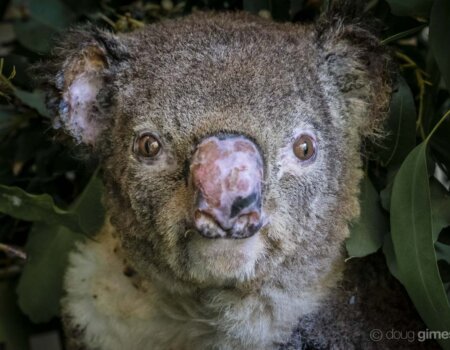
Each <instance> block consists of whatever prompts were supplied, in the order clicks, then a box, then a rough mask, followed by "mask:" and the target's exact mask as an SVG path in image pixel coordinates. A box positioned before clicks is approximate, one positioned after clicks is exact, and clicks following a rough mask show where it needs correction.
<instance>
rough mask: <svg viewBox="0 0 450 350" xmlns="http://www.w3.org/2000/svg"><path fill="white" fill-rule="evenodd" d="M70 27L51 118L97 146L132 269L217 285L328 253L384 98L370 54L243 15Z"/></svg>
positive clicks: (342, 227)
mask: <svg viewBox="0 0 450 350" xmlns="http://www.w3.org/2000/svg"><path fill="white" fill-rule="evenodd" d="M83 35H84V36H86V38H85V40H86V43H85V44H84V46H83V47H82V49H81V51H78V52H73V55H74V58H73V59H72V61H70V60H69V61H67V60H66V61H65V63H64V65H63V69H62V71H60V73H59V74H58V75H57V78H56V83H55V85H56V87H57V88H58V89H59V91H60V100H59V102H58V109H59V114H60V117H61V119H60V120H61V122H62V124H63V125H64V126H65V127H66V129H68V130H69V132H71V133H72V134H73V135H74V136H75V137H76V138H78V140H79V141H81V142H83V143H86V144H89V145H91V146H92V147H93V149H94V151H97V152H98V153H100V155H101V158H102V161H103V167H104V169H105V182H106V185H107V194H106V199H107V205H108V210H109V214H110V217H111V222H112V223H113V225H114V226H115V227H116V228H117V231H118V235H119V237H120V239H121V242H122V245H123V247H124V250H125V251H126V252H127V253H128V254H127V255H128V258H129V259H130V260H131V263H132V264H133V265H134V266H135V267H136V268H137V269H138V270H139V271H140V272H142V273H144V274H146V273H149V274H152V273H155V271H156V272H157V273H159V274H164V273H166V274H170V275H171V276H174V277H175V278H176V279H179V280H183V281H189V282H192V283H194V284H203V285H204V284H206V285H208V284H210V285H223V284H229V283H234V282H242V281H251V280H253V279H258V278H261V277H263V276H264V275H265V274H268V273H270V272H271V271H273V269H274V267H276V266H278V265H279V264H282V263H283V262H284V261H286V260H288V259H290V258H291V257H292V256H297V257H298V256H300V257H301V258H300V261H301V262H302V264H301V266H298V269H299V271H300V273H302V271H304V272H305V274H306V271H308V270H311V269H313V267H315V268H317V266H320V265H321V261H325V260H326V259H329V256H330V255H331V256H334V255H336V252H338V251H339V250H340V249H341V248H340V245H341V243H342V241H343V240H344V239H345V237H346V235H347V228H346V225H347V222H348V220H349V219H351V218H352V217H353V216H354V215H355V214H357V211H358V207H357V205H356V194H357V187H358V180H359V178H360V171H359V166H360V156H359V146H360V139H361V135H362V134H363V133H364V132H365V133H370V129H371V125H372V124H373V121H374V120H375V119H376V118H378V115H376V114H377V113H380V111H381V110H383V109H384V108H385V106H386V103H387V101H388V94H389V89H388V87H387V86H385V78H384V76H382V75H381V73H380V72H377V74H379V76H375V74H374V72H371V69H372V70H375V69H376V68H377V67H378V66H379V65H380V64H379V63H377V62H375V63H373V62H371V63H370V64H372V67H370V68H368V67H367V62H364V61H365V60H364V58H365V59H367V57H366V56H367V52H365V51H364V50H363V49H361V48H358V47H356V46H352V45H350V44H349V43H347V40H348V38H345V39H341V38H339V39H337V37H336V36H335V35H334V34H333V33H331V34H330V33H328V34H327V33H320V30H319V29H318V28H317V27H315V26H292V25H280V24H273V23H270V22H266V21H262V20H258V19H255V18H252V17H245V16H242V15H221V16H194V17H189V18H186V19H183V20H180V21H173V22H166V23H163V24H160V25H154V26H151V27H148V28H147V29H145V30H143V31H141V32H136V33H133V34H130V35H124V36H121V37H114V36H112V35H110V34H106V33H103V32H98V31H96V32H95V35H93V34H92V33H89V32H83ZM98 37H101V38H102V39H101V40H100V39H98ZM72 39H73V40H75V38H72ZM372 40H373V39H372ZM375 54H376V53H375V52H374V55H375ZM364 55H365V56H364ZM360 56H361V57H360ZM362 56H364V57H362ZM381 56H382V55H381ZM378 59H380V60H381V58H378ZM360 60H361V62H360ZM371 74H373V75H371ZM382 88H383V89H385V90H386V91H385V92H382V91H376V89H382ZM380 94H381V95H383V96H380ZM380 101H382V103H383V105H377V107H374V106H373V104H374V103H375V102H380Z"/></svg>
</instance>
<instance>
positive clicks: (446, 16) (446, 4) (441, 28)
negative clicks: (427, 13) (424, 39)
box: [430, 0, 450, 91]
mask: <svg viewBox="0 0 450 350" xmlns="http://www.w3.org/2000/svg"><path fill="white" fill-rule="evenodd" d="M430 47H431V50H432V51H433V54H434V57H435V59H436V62H437V64H438V67H439V70H440V71H441V74H442V78H443V79H444V82H445V84H446V86H447V90H449V91H450V57H449V52H450V51H449V47H450V1H449V0H435V1H434V4H433V8H432V10H431V18H430Z"/></svg>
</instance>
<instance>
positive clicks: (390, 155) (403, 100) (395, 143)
mask: <svg viewBox="0 0 450 350" xmlns="http://www.w3.org/2000/svg"><path fill="white" fill-rule="evenodd" d="M386 130H387V132H388V135H387V136H386V138H385V140H383V149H382V150H381V152H380V158H381V160H382V161H383V163H384V165H385V166H398V165H400V164H401V163H402V162H403V160H404V159H405V158H406V156H407V155H408V154H409V152H411V150H412V149H413V148H414V146H415V144H416V108H415V105H414V97H413V95H412V92H411V89H410V88H409V86H408V84H407V83H406V81H405V79H403V78H402V77H400V78H399V82H398V86H397V91H396V92H395V93H394V94H393V96H392V100H391V106H390V112H389V118H388V121H387V124H386Z"/></svg>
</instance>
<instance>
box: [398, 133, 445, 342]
mask: <svg viewBox="0 0 450 350" xmlns="http://www.w3.org/2000/svg"><path fill="white" fill-rule="evenodd" d="M427 143H428V142H427V141H425V142H423V143H421V144H420V145H419V146H417V147H416V148H415V149H414V150H413V151H412V152H411V153H410V154H409V155H408V157H407V158H406V160H405V161H404V163H403V164H402V166H401V167H400V170H399V171H398V173H397V176H396V177H395V180H394V186H393V189H392V199H391V230H392V242H393V246H394V251H395V256H396V258H397V259H396V260H397V265H398V277H399V279H400V281H401V282H402V283H403V285H404V286H405V287H406V290H407V291H408V294H409V295H410V297H411V299H412V301H413V302H414V305H415V306H416V308H417V310H418V312H419V313H420V315H421V316H422V318H423V319H424V321H425V323H426V324H427V326H428V327H429V328H430V329H432V330H435V331H446V330H448V327H449V325H450V305H449V303H448V299H447V294H446V292H445V289H444V286H443V283H442V281H441V278H440V275H439V269H438V265H437V260H436V253H435V250H434V242H433V223H432V206H431V201H430V197H431V193H430V186H429V176H428V169H427V156H426V151H427ZM439 342H440V344H441V345H442V346H443V347H444V348H445V349H450V339H447V340H444V339H442V340H440V341H439Z"/></svg>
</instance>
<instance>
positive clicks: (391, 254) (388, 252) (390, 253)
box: [383, 235, 400, 280]
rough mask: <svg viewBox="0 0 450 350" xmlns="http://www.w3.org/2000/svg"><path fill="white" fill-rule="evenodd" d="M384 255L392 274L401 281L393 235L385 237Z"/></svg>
mask: <svg viewBox="0 0 450 350" xmlns="http://www.w3.org/2000/svg"><path fill="white" fill-rule="evenodd" d="M383 254H384V257H385V258H386V264H387V266H388V268H389V271H390V273H391V274H392V276H394V277H395V278H396V279H398V280H400V276H399V272H398V265H397V257H396V256H395V251H394V244H393V243H392V235H386V236H384V242H383Z"/></svg>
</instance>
